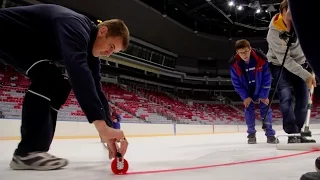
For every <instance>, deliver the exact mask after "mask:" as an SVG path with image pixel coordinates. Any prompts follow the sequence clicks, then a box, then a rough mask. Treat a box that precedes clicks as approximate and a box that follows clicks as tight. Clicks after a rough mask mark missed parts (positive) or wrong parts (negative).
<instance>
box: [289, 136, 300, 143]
mask: <svg viewBox="0 0 320 180" xmlns="http://www.w3.org/2000/svg"><path fill="white" fill-rule="evenodd" d="M288 143H300V138H299V137H296V136H292V137H288Z"/></svg>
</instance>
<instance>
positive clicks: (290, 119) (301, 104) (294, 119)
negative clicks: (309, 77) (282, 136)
mask: <svg viewBox="0 0 320 180" xmlns="http://www.w3.org/2000/svg"><path fill="white" fill-rule="evenodd" d="M270 69H271V74H272V77H273V79H274V82H276V80H277V78H278V74H279V73H280V70H281V67H280V66H275V65H270ZM290 85H291V86H292V87H293V89H294V90H295V99H296V104H295V106H294V109H293V102H292V100H293V99H292V94H291V89H290ZM277 94H278V97H279V101H280V111H281V114H282V118H283V130H284V131H285V132H286V133H287V134H293V133H300V132H301V129H302V127H303V125H304V122H305V119H306V117H307V106H308V98H309V92H308V88H307V85H306V83H305V81H304V80H303V79H301V78H300V77H299V76H297V75H295V74H293V73H291V72H290V71H288V70H287V69H285V68H284V69H283V71H282V75H281V76H280V81H279V84H278V88H277Z"/></svg>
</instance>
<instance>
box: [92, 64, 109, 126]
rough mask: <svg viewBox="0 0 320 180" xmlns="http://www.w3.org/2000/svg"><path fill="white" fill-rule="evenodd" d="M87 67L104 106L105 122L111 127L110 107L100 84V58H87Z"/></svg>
mask: <svg viewBox="0 0 320 180" xmlns="http://www.w3.org/2000/svg"><path fill="white" fill-rule="evenodd" d="M88 63H89V67H90V69H91V71H92V76H93V79H94V82H95V85H96V90H97V93H98V96H99V98H100V101H101V103H102V105H103V107H104V111H105V113H106V119H105V120H106V124H107V125H108V126H109V127H112V119H111V116H110V107H109V103H108V100H107V98H106V96H105V95H104V92H103V91H102V84H101V75H100V60H99V59H98V58H94V59H90V60H89V62H88Z"/></svg>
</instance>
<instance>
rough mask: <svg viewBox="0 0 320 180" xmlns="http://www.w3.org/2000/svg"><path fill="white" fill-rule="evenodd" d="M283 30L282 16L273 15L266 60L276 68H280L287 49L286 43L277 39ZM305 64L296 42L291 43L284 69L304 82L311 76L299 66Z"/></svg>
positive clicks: (298, 44)
mask: <svg viewBox="0 0 320 180" xmlns="http://www.w3.org/2000/svg"><path fill="white" fill-rule="evenodd" d="M284 30H286V28H285V25H284V23H283V20H282V16H281V15H280V14H277V15H275V16H274V17H273V18H272V20H271V22H270V25H269V31H268V34H267V42H268V46H269V50H268V53H267V58H268V61H269V62H271V63H272V64H273V65H276V66H281V64H282V61H283V58H284V54H285V52H286V49H287V43H286V42H285V41H283V40H282V39H280V37H279V34H280V32H281V31H284ZM305 62H306V58H305V56H304V54H303V51H302V49H301V47H300V43H299V41H298V40H297V41H296V42H295V43H292V44H291V46H290V48H289V51H288V54H287V57H286V61H285V64H284V67H285V68H286V69H287V70H288V71H290V72H292V73H293V74H295V75H297V76H299V77H300V78H302V79H303V80H306V79H307V78H308V77H309V76H311V74H310V73H309V72H308V71H307V70H305V69H304V68H303V67H302V66H301V65H302V64H304V63H305Z"/></svg>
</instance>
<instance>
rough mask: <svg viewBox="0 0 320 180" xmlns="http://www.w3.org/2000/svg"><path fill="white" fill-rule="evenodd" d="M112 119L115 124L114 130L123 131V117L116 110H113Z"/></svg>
mask: <svg viewBox="0 0 320 180" xmlns="http://www.w3.org/2000/svg"><path fill="white" fill-rule="evenodd" d="M111 118H112V122H113V125H112V126H113V128H114V129H121V125H120V122H121V116H120V115H119V114H118V113H117V112H116V110H115V109H113V108H111Z"/></svg>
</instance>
